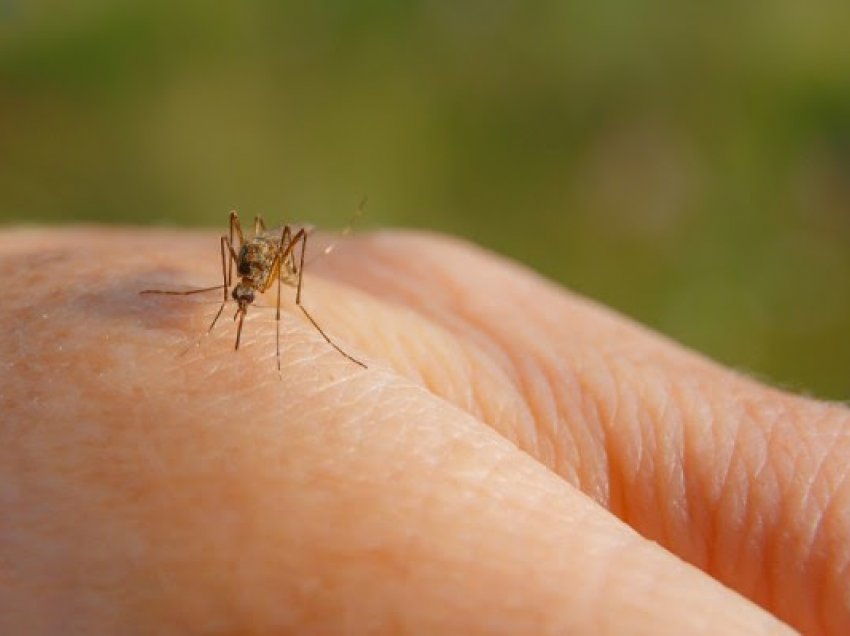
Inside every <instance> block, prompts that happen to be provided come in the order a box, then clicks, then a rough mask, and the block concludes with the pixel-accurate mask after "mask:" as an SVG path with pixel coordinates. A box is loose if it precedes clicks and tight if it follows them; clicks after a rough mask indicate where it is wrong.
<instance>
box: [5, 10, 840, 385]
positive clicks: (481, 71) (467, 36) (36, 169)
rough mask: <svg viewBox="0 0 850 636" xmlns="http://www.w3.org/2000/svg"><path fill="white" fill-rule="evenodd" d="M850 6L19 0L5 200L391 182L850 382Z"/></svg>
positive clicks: (265, 193)
mask: <svg viewBox="0 0 850 636" xmlns="http://www.w3.org/2000/svg"><path fill="white" fill-rule="evenodd" d="M848 34H850V3H847V2H833V1H830V0H814V1H811V2H808V3H801V2H798V1H792V0H772V1H771V2H764V1H759V0H754V1H752V2H749V3H745V4H742V3H732V2H728V1H720V2H716V3H712V4H710V5H709V4H707V3H702V4H699V3H691V2H684V3H683V2H675V1H674V0H646V1H644V2H627V1H625V0H609V1H608V2H604V3H603V2H594V1H592V0H580V1H578V2H571V3H565V2H561V1H560V0H549V1H539V2H519V1H514V0H491V1H488V2H481V1H473V2H464V3H446V2H437V1H436V0H432V1H424V0H394V1H390V0H362V1H360V2H357V3H354V2H344V1H342V0H339V1H331V0H320V1H314V2H272V1H271V0H246V1H243V2H240V3H220V4H218V5H215V6H214V7H213V5H212V4H210V3H207V2H199V1H197V0H192V1H188V2H182V3H170V2H168V3H167V2H164V1H163V0H151V1H147V2H142V1H120V0H109V1H108V0H82V1H78V2H76V3H67V2H58V1H40V2H35V1H33V2H23V1H15V0H0V193H2V196H0V219H3V220H4V221H6V222H54V221H61V222H68V221H82V220H89V221H91V220H96V221H106V222H121V223H127V222H134V223H182V224H204V225H210V226H215V227H223V224H224V219H225V217H226V213H227V211H228V210H229V209H230V208H232V207H236V208H238V209H240V210H242V211H243V212H244V213H245V214H246V215H248V216H250V215H252V214H255V213H262V214H264V215H265V216H266V217H267V218H268V219H271V220H281V221H282V220H309V221H311V222H314V223H317V224H319V225H324V226H328V225H330V226H334V225H337V226H339V225H344V224H345V222H346V220H347V219H348V218H349V217H350V215H351V214H352V213H353V211H354V208H355V207H356V205H357V203H358V201H359V199H360V196H361V194H362V193H368V195H369V197H370V203H369V207H368V209H367V217H366V218H367V224H371V225H375V226H379V225H405V226H418V227H427V228H433V229H437V230H443V231H448V232H454V233H458V234H461V235H463V236H466V237H469V238H471V239H473V240H475V241H477V242H480V243H483V244H485V245H488V246H490V247H492V248H494V249H496V250H499V251H501V252H504V253H507V254H509V255H511V256H514V257H516V258H518V259H520V260H522V261H525V262H527V263H529V264H530V265H532V266H533V267H535V268H537V269H539V270H541V271H542V272H544V273H545V274H547V275H549V276H551V277H553V278H556V279H558V280H560V281H563V282H564V283H565V284H567V285H569V286H571V287H573V288H575V289H577V290H579V291H581V292H583V293H586V294H588V295H590V296H592V297H595V298H598V299H600V300H602V301H603V302H606V303H609V304H611V305H613V306H614V307H617V308H619V309H621V310H622V311H624V312H626V313H628V314H630V315H632V316H634V317H636V318H637V319H639V320H641V321H643V322H646V323H648V324H649V325H651V326H653V327H656V328H658V329H660V330H662V331H664V332H666V333H668V334H670V335H671V336H673V337H674V338H677V339H679V340H681V341H683V342H685V343H686V344H689V345H690V346H693V347H695V348H697V349H700V350H702V351H705V352H707V353H708V354H710V355H712V356H714V357H716V358H718V359H719V360H721V361H724V362H726V363H728V364H731V365H733V366H736V367H739V368H742V369H746V370H749V371H751V372H753V373H755V374H757V375H759V376H761V377H764V378H768V379H770V380H772V381H773V382H775V383H778V384H781V385H784V386H788V387H790V388H793V389H796V390H804V391H810V392H813V393H815V394H817V395H821V396H825V397H833V398H838V399H845V400H846V399H850V37H848ZM211 249H212V251H213V252H214V250H215V248H214V247H212V248H211ZM459 275H461V274H459Z"/></svg>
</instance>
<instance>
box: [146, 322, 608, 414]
mask: <svg viewBox="0 0 850 636" xmlns="http://www.w3.org/2000/svg"><path fill="white" fill-rule="evenodd" d="M298 340H300V339H298ZM305 340H306V339H305ZM151 341H154V338H153V337H151ZM155 341H156V342H157V343H158V348H160V349H161V348H162V343H161V334H156V339H155ZM314 344H316V343H313V342H302V343H301V344H300V345H299V347H300V348H303V350H305V351H306V350H310V351H314V352H315V351H319V350H321V349H320V348H318V347H316V346H313V345H314ZM318 344H319V345H320V346H321V343H318ZM259 347H260V343H259V338H258V344H257V346H256V347H255V348H254V352H253V354H249V355H246V356H241V358H248V359H249V360H255V359H256V349H257V348H259ZM293 351H295V350H293ZM227 353H229V354H230V359H231V360H236V359H237V357H234V356H233V355H232V351H228V352H227ZM330 359H331V358H327V360H330ZM244 362H245V360H242V363H240V362H235V363H231V366H235V368H236V369H239V368H240V367H242V368H245V369H247V368H249V367H250V365H248V364H243V363H244ZM335 368H339V369H343V368H344V366H343V365H336V366H335ZM295 369H296V368H295V367H293V368H292V370H293V371H295ZM222 372H224V368H222ZM269 375H271V376H275V374H274V373H270V374H269ZM275 380H276V378H275ZM276 381H277V380H276ZM237 386H238V385H237ZM269 386H270V387H271V386H274V385H273V384H272V383H270V385H269ZM277 386H280V385H277ZM178 389H179V387H178ZM287 393H291V392H287ZM423 393H424V391H423ZM239 395H240V396H241V395H242V394H239ZM618 410H619V409H618ZM600 417H601V416H600ZM245 423H246V424H250V421H247V422H245ZM242 424H243V423H242V422H240V426H241V425H242Z"/></svg>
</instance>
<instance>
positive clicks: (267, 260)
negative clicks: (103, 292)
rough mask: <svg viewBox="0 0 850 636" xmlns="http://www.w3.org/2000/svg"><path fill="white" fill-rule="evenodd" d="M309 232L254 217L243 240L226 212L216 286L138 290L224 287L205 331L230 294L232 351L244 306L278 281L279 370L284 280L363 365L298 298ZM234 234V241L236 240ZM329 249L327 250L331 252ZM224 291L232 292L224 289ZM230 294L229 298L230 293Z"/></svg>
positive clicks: (233, 217)
mask: <svg viewBox="0 0 850 636" xmlns="http://www.w3.org/2000/svg"><path fill="white" fill-rule="evenodd" d="M312 231H313V227H312V226H306V227H298V228H297V229H296V226H293V225H284V226H283V227H282V228H276V229H272V230H268V229H266V224H265V222H264V221H263V218H262V217H261V216H255V217H254V236H253V237H251V238H248V239H246V238H245V235H244V233H243V232H242V224H241V222H240V221H239V215H238V214H237V213H236V210H233V211H231V212H230V229H229V232H228V233H227V234H225V235H222V237H221V241H220V242H221V275H222V279H223V281H222V284H221V285H215V286H214V287H203V288H201V289H190V290H186V291H172V290H164V289H145V290H143V291H141V292H139V293H141V294H164V295H168V296H189V295H191V294H202V293H206V292H212V291H217V290H222V292H223V296H222V299H221V306H220V307H219V308H218V311H217V312H216V314H215V317H214V318H213V319H212V322H211V323H210V326H209V328H208V329H207V333H210V332H212V330H213V328H214V327H215V325H216V323H217V322H218V319H219V318H220V317H221V314H222V312H223V311H224V307H225V305H227V301H228V300H230V299H231V298H232V299H233V300H234V301H236V313H235V314H234V315H233V320H234V322H236V323H237V327H236V345H235V346H234V350H238V349H239V342H240V340H241V338H242V324H243V322H244V321H245V315H246V314H247V313H248V306H249V305H251V303H253V302H254V298H255V294H256V293H257V292H259V293H264V292H266V291H268V289H269V288H270V287H271V286H272V285H274V284H275V282H277V311H276V313H275V321H276V328H277V331H276V340H275V355H276V357H277V369H278V371H280V289H281V286H282V285H284V284H286V285H289V286H290V287H295V288H296V292H295V304H296V305H297V306H298V308H299V309H300V310H301V311H302V312H303V313H304V315H305V316H306V317H307V319H308V320H309V321H310V323H312V325H313V326H314V327H315V328H316V331H318V332H319V333H320V334H321V335H322V337H323V338H324V339H325V341H326V342H327V343H328V344H329V345H330V346H331V347H333V348H334V349H336V350H337V351H338V352H339V353H340V354H342V356H343V357H345V358H347V359H348V360H350V361H351V362H353V363H355V364H357V365H360V366H361V367H363V368H364V369H365V368H367V367H366V365H365V364H364V363H363V362H361V361H360V360H358V359H357V358H355V357H353V356H351V355H349V354H348V353H346V352H345V351H344V350H343V349H342V348H341V347H340V346H339V345H337V344H336V343H335V342H334V341H333V340H331V338H330V336H328V334H327V333H325V330H324V329H322V327H321V326H320V325H319V323H318V322H316V320H315V318H313V316H311V315H310V312H308V311H307V308H306V307H304V305H303V304H302V303H301V290H302V287H303V281H304V255H305V253H306V251H307V236H308V235H309V234H310V233H311V232H312ZM234 239H236V240H237V241H238V245H235V244H234ZM299 243H300V245H301V249H300V255H299V258H298V259H296V256H295V253H296V249H295V248H296V246H297V245H298V244H299ZM329 251H330V248H327V249H326V250H325V252H326V253H327V252H329ZM234 264H235V265H236V273H237V276H238V281H236V282H235V283H234V277H233V265H234ZM228 292H230V293H229V294H228ZM228 296H229V297H228Z"/></svg>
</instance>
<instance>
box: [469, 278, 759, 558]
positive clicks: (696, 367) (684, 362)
mask: <svg viewBox="0 0 850 636" xmlns="http://www.w3.org/2000/svg"><path fill="white" fill-rule="evenodd" d="M503 287H506V288H510V286H509V285H503ZM521 304H522V303H521ZM468 319H469V320H478V317H470V318H468ZM589 329H590V330H591V333H593V328H592V327H591V328H589ZM608 342H609V343H612V344H606V343H605V342H604V339H600V340H599V341H598V342H594V346H599V347H601V348H602V350H610V351H617V352H618V355H619V354H620V352H624V354H625V355H626V356H627V357H628V356H629V355H630V351H629V347H630V345H629V344H628V343H630V342H632V337H631V336H626V337H623V338H613V339H610V338H609V341H608ZM636 347H637V348H638V349H639V348H640V347H639V346H637V345H636ZM656 354H657V362H656V364H659V365H663V366H666V367H669V368H673V369H679V370H681V376H680V377H687V376H689V375H697V376H698V375H702V374H703V373H705V374H706V375H711V376H716V377H723V378H724V380H723V382H724V383H728V384H731V385H732V386H733V387H735V390H734V392H739V391H740V390H741V389H745V390H746V391H748V392H749V391H750V390H751V389H753V390H761V389H760V388H759V387H757V385H755V384H754V383H752V382H749V381H747V380H742V379H741V378H740V376H739V375H738V374H734V373H723V374H719V373H718V371H717V369H716V368H715V367H714V366H713V365H711V364H710V363H707V362H706V361H704V360H702V359H700V358H698V357H696V356H693V355H691V354H687V353H685V354H680V353H679V352H677V353H676V355H672V354H670V353H669V352H666V351H665V350H664V348H663V347H662V348H661V349H656ZM753 406H754V405H752V404H747V405H746V407H747V408H751V407H753ZM764 415H765V413H763V412H762V411H761V410H760V409H755V408H754V409H753V410H751V411H750V412H749V413H745V414H744V415H743V417H746V418H747V419H748V420H757V419H758V418H763V417H764ZM645 422H646V423H649V422H648V420H645ZM715 425H716V424H715ZM766 461H772V460H771V459H770V458H766ZM705 464H706V462H703V465H705ZM668 474H670V473H668ZM663 475H664V473H662V474H661V476H660V479H665V477H663ZM705 478H706V477H705V476H703V477H700V479H705ZM691 488H692V491H691V492H693V493H694V495H695V496H696V495H697V491H696V490H693V486H691ZM745 505H752V504H745ZM767 505H770V504H769V503H768V504H767ZM713 514H715V515H716V511H715V512H714V513H713ZM704 549H705V548H703V550H704ZM690 558H697V555H696V554H693V555H691V557H690Z"/></svg>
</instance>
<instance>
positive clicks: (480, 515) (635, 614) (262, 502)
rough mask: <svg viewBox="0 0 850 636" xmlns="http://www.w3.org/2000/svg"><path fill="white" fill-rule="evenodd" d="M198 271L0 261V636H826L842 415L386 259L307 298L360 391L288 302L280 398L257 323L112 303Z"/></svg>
mask: <svg viewBox="0 0 850 636" xmlns="http://www.w3.org/2000/svg"><path fill="white" fill-rule="evenodd" d="M216 250H217V244H216V241H215V238H214V237H213V236H212V235H211V234H206V233H189V232H185V233H176V232H163V231H138V230H135V231H123V230H92V229H82V230H73V231H61V232H59V231H50V230H23V231H6V232H5V233H3V234H2V235H0V272H2V273H3V274H4V280H5V281H6V288H5V291H4V300H3V303H2V306H0V316H2V324H3V325H4V330H3V332H2V334H0V352H2V354H0V355H2V358H0V359H1V360H2V367H0V387H2V388H0V409H2V410H0V412H2V414H3V417H2V424H0V426H1V427H2V428H0V431H2V440H3V443H2V445H0V511H1V512H2V514H0V633H3V634H53V633H61V634H117V633H121V634H148V633H151V634H204V635H206V634H210V635H212V634H216V635H224V634H266V633H354V634H367V633H429V634H430V633H459V634H460V633H462V634H476V633H482V634H483V633H487V634H501V633H505V634H550V633H551V634H554V633H593V634H595V633H617V634H620V633H652V634H664V633H669V634H682V633H688V634H691V635H693V634H708V633H718V634H720V633H722V634H727V633H753V634H756V633H759V634H760V633H785V632H786V630H787V628H786V627H784V626H783V625H782V624H781V623H780V622H779V621H778V620H777V619H776V618H775V617H778V618H779V619H781V620H784V621H786V622H787V623H789V624H791V625H793V626H795V627H797V628H798V629H801V630H804V631H806V632H807V633H813V634H817V633H825V634H845V633H848V632H850V585H848V583H850V581H849V580H848V572H850V565H848V564H850V486H848V482H847V479H846V478H847V475H848V467H847V458H848V456H850V455H848V453H850V413H848V410H847V409H846V408H843V407H840V406H835V405H828V404H823V403H818V402H815V401H812V400H807V399H803V398H799V397H795V396H792V395H788V394H784V393H781V392H778V391H775V390H772V389H769V388H766V387H764V386H761V385H759V384H757V383H755V382H753V381H751V380H748V379H746V378H744V377H742V376H740V375H738V374H736V373H733V372H731V371H729V370H726V369H723V368H720V367H718V366H717V365H715V364H713V363H711V362H709V361H706V360H705V359H703V358H701V357H699V356H697V355H695V354H693V353H690V352H687V351H685V350H683V349H681V348H680V347H678V346H677V345H675V344H673V343H670V342H667V341H666V340H664V339H663V338H661V337H659V336H657V335H655V334H652V333H650V332H648V331H646V330H644V329H642V328H640V327H638V326H636V325H634V324H632V323H630V322H629V321H628V320H626V319H624V318H622V317H619V316H616V315H614V314H612V313H610V312H608V311H607V310H605V309H604V308H601V307H598V306H596V305H594V304H592V303H590V302H588V301H585V300H583V299H580V298H577V297H575V296H573V295H571V294H569V293H568V292H566V291H564V290H562V289H560V288H557V287H555V286H554V285H552V284H550V283H547V282H545V281H543V280H541V279H539V278H538V277H536V276H535V275H533V274H531V273H529V272H527V271H525V270H523V269H522V268H519V267H518V266H516V265H514V264H511V263H509V262H506V261H504V260H502V259H499V258H497V257H493V256H491V255H488V254H485V253H482V252H480V251H479V250H477V249H476V248H473V247H470V246H467V245H464V244H460V243H458V242H456V241H453V240H451V239H446V238H441V237H429V236H422V235H411V234H403V233H379V234H375V235H367V236H364V237H359V238H356V239H352V240H349V241H346V242H345V243H343V244H341V245H340V247H339V248H338V249H337V250H336V251H335V252H334V253H333V254H332V255H331V256H329V257H328V258H325V259H320V260H318V261H316V262H315V263H314V264H313V265H312V266H311V267H310V268H309V270H308V274H307V276H306V277H305V292H304V302H305V304H306V305H307V306H308V308H309V309H310V310H311V313H312V314H313V315H314V316H315V317H316V319H317V320H318V321H319V322H320V323H321V324H322V326H323V327H324V328H325V329H326V331H328V332H329V334H330V335H332V337H333V338H334V339H335V341H336V342H338V343H339V344H340V346H342V347H343V348H344V349H346V350H347V351H349V352H350V353H352V354H354V355H356V356H357V357H358V358H360V359H363V360H364V361H365V362H366V363H367V364H368V365H369V368H368V369H367V370H363V369H362V368H360V367H358V366H357V365H355V364H353V363H351V362H350V361H348V360H346V359H345V358H343V357H342V356H340V355H339V354H338V353H337V352H335V351H334V350H333V349H331V348H330V347H329V346H327V344H326V343H325V342H324V341H323V340H322V339H321V337H320V336H319V335H318V334H317V333H316V332H315V331H314V330H313V328H312V327H311V326H310V325H309V324H308V323H307V322H306V321H305V320H304V319H303V317H302V316H300V314H298V313H297V312H296V311H294V305H293V303H292V301H291V296H290V297H289V298H288V299H287V300H286V303H285V307H284V309H285V311H284V315H283V318H282V319H283V323H282V333H283V336H282V338H283V353H282V355H283V369H282V372H281V374H280V375H278V373H277V370H276V367H275V362H274V312H273V310H268V309H266V310H262V309H257V308H253V307H252V309H251V311H250V312H249V315H248V319H247V320H246V324H245V330H244V332H243V341H242V345H241V348H240V350H239V351H238V352H237V353H234V352H233V350H232V347H233V337H234V329H233V326H232V325H229V324H227V321H226V320H225V321H222V322H221V323H220V324H219V325H218V326H217V327H216V329H215V330H214V332H213V333H212V334H211V335H210V336H209V337H206V338H204V339H203V342H202V343H201V344H200V346H198V347H195V346H194V344H193V343H194V340H195V337H196V336H197V335H198V334H201V333H203V331H204V330H205V328H206V325H207V323H208V321H209V319H210V318H211V316H212V315H213V314H214V312H215V311H216V309H217V308H218V299H217V297H216V295H215V294H212V295H211V297H209V298H202V297H199V296H193V297H182V298H174V297H167V298H166V297H149V296H148V297H144V296H143V297H140V296H139V295H138V291H139V290H141V289H144V288H149V287H177V286H180V285H185V286H186V287H190V286H192V285H196V284H197V285H200V286H203V285H211V284H215V283H216V282H217V278H216V277H217V276H218V275H219V271H220V267H219V264H218V255H217V252H216ZM267 296H272V297H273V294H267ZM272 302H273V298H267V299H266V305H269V304H271V303H272ZM226 316H227V315H226V314H225V317H226ZM634 530H637V531H638V532H639V533H640V534H642V535H643V536H644V537H646V538H642V537H641V536H640V535H639V534H638V533H637V532H635V531H634ZM655 542H657V543H655ZM677 557H678V558H677ZM680 558H681V559H684V560H686V561H689V562H691V563H693V564H695V565H696V566H697V567H696V568H695V567H691V566H689V565H686V564H685V563H683V562H682V561H680V560H679V559H680ZM697 568H701V570H702V571H700V569H697ZM718 581H720V582H722V583H723V584H725V585H726V586H729V587H731V588H733V589H736V590H738V591H739V592H740V593H741V594H742V595H743V596H739V595H738V594H736V593H734V592H732V591H730V590H729V589H727V588H726V587H724V585H721V584H720V583H718ZM744 597H748V598H749V599H751V600H752V601H755V602H756V603H759V604H761V605H763V606H764V607H766V608H767V609H768V610H769V612H770V613H772V614H773V615H774V616H771V614H770V613H768V612H765V611H763V610H761V609H759V608H757V607H756V606H755V605H754V604H753V603H752V602H750V601H748V600H745V598H744Z"/></svg>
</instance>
